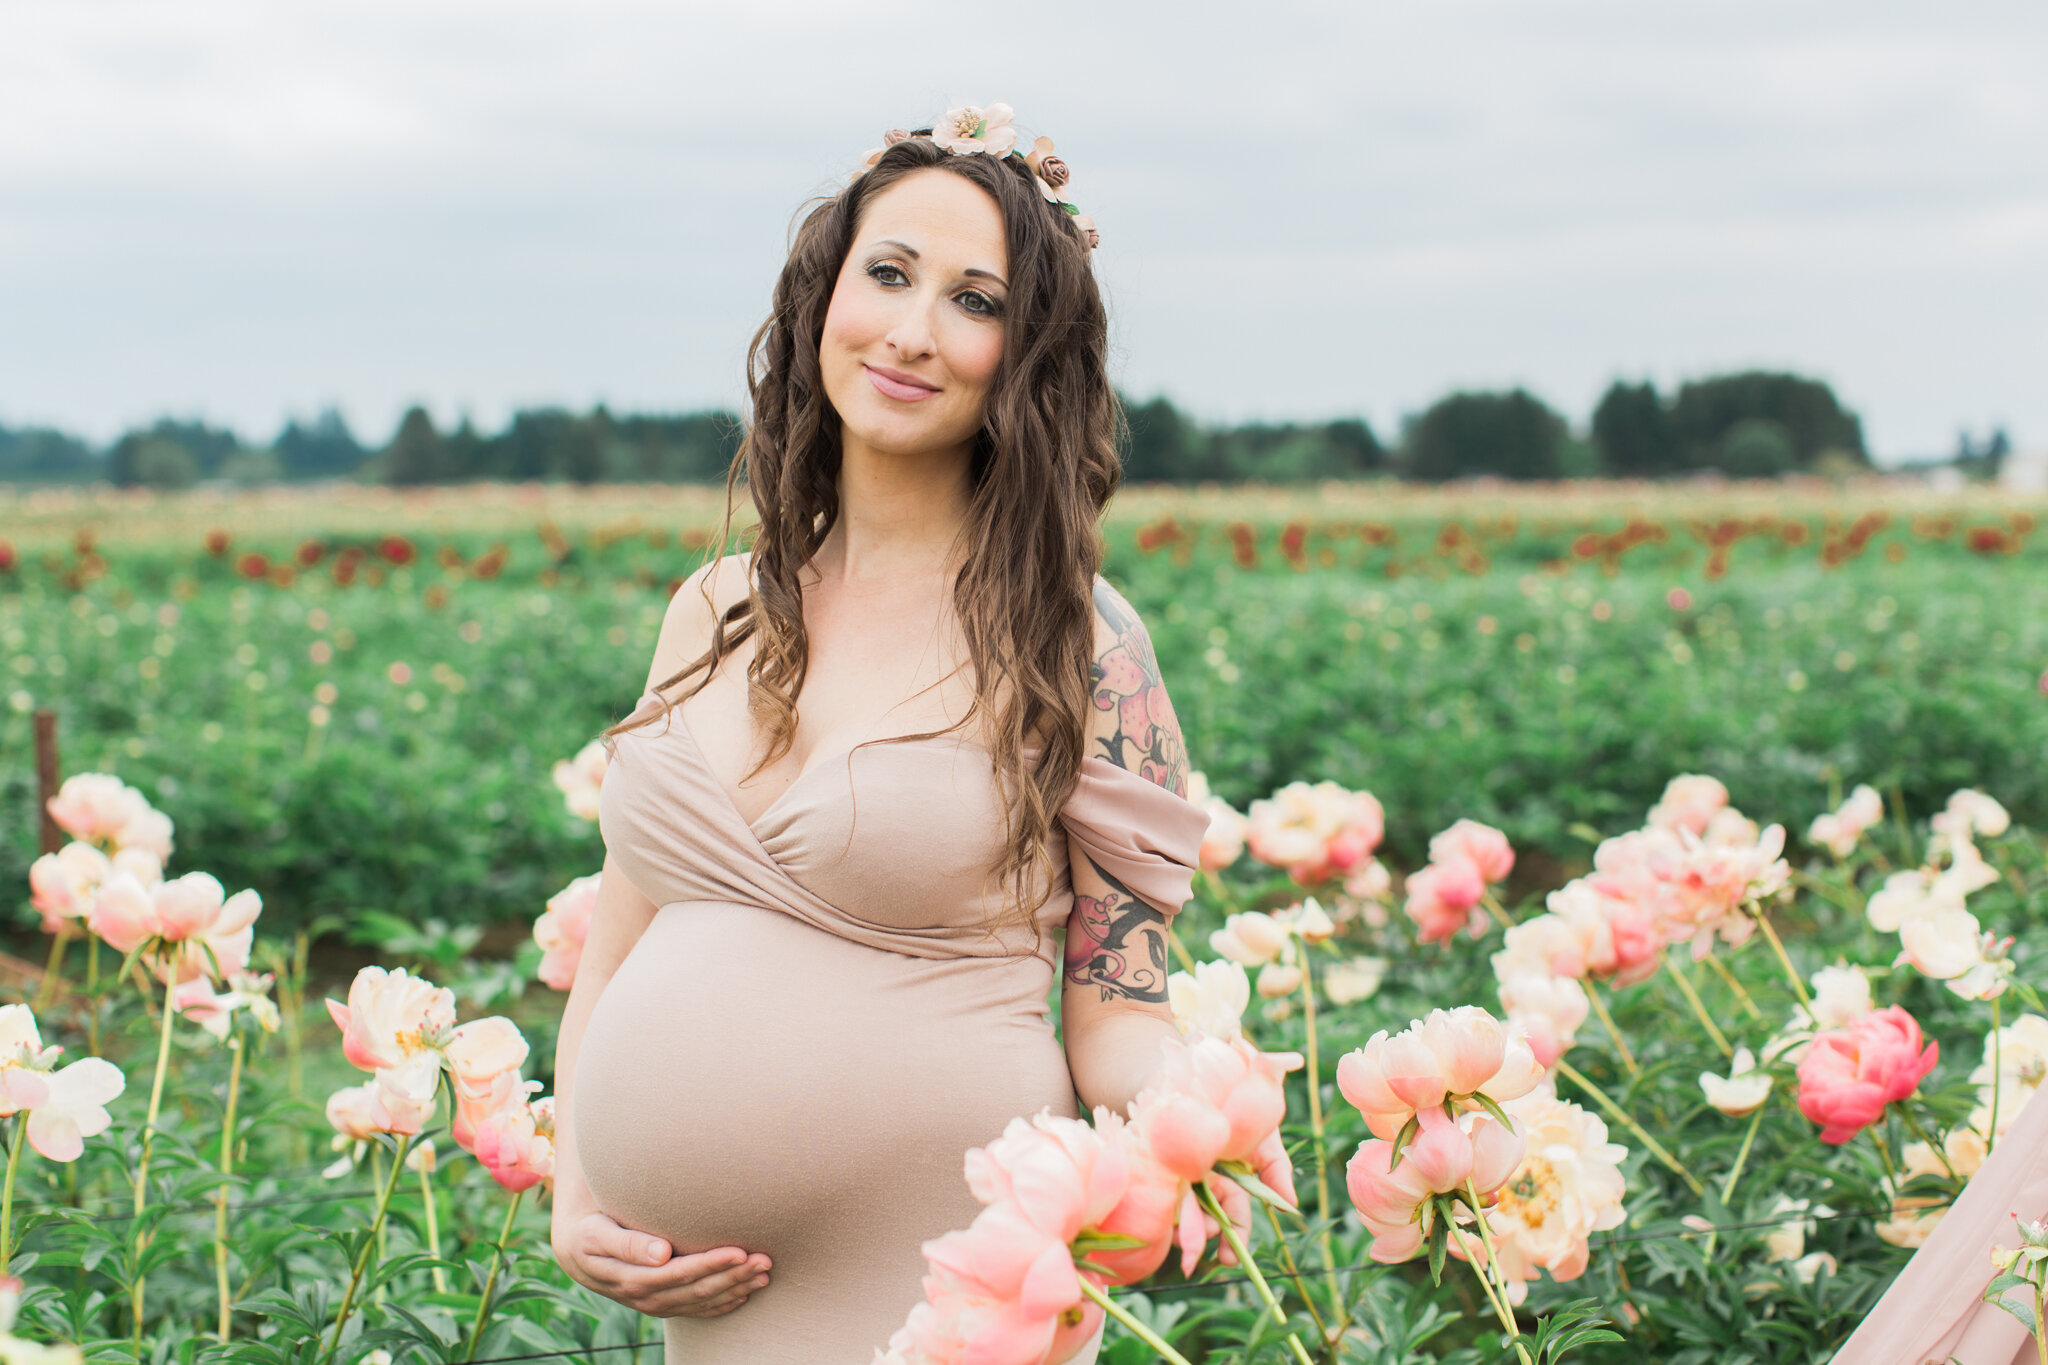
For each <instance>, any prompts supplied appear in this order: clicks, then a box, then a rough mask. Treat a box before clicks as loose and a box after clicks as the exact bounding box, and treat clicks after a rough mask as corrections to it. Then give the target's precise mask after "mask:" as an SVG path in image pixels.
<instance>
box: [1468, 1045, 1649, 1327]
mask: <svg viewBox="0 0 2048 1365" xmlns="http://www.w3.org/2000/svg"><path fill="white" fill-rule="evenodd" d="M1502 1107H1503V1108H1504V1109H1506V1110H1507V1112H1508V1116H1509V1117H1510V1118H1512V1119H1513V1120H1514V1121H1515V1126H1516V1128H1517V1129H1519V1130H1520V1131H1521V1133H1522V1135H1523V1138H1524V1139H1525V1141H1526V1144H1527V1150H1526V1152H1525V1154H1524V1155H1523V1158H1522V1163H1521V1165H1520V1166H1518V1167H1517V1168H1516V1169H1515V1173H1514V1174H1513V1175H1512V1176H1510V1177H1509V1178H1508V1182H1507V1184H1506V1185H1504V1186H1502V1187H1501V1191H1500V1195H1499V1202H1498V1203H1496V1204H1495V1205H1494V1208H1493V1210H1492V1211H1491V1212H1490V1213H1489V1214H1488V1215H1487V1225H1488V1226H1489V1227H1490V1228H1491V1229H1492V1230H1493V1235H1494V1245H1495V1247H1496V1248H1497V1250H1498V1252H1499V1255H1500V1267H1501V1272H1502V1278H1503V1279H1504V1280H1505V1281H1506V1282H1507V1293H1508V1300H1509V1302H1511V1303H1517V1304H1519V1303H1521V1302H1522V1301H1523V1300H1524V1299H1525V1298H1527V1297H1528V1293H1529V1291H1528V1286H1527V1284H1526V1281H1529V1280H1533V1279H1535V1278H1536V1271H1537V1269H1538V1268H1539V1267H1541V1268H1542V1269H1546V1270H1548V1271H1549V1272H1550V1274H1551V1278H1553V1279H1556V1280H1572V1279H1577V1278H1578V1276H1579V1275H1580V1274H1582V1273H1583V1272H1584V1271H1585V1269H1586V1261H1587V1259H1588V1257H1589V1255H1590V1254H1591V1248H1590V1247H1589V1246H1588V1244H1587V1240H1586V1239H1587V1238H1588V1237H1589V1236H1590V1235H1591V1234H1593V1233H1595V1232H1603V1231H1606V1230H1607V1229H1609V1228H1614V1227H1619V1226H1620V1225H1621V1223H1622V1220H1623V1219H1624V1218H1625V1217H1626V1216H1627V1210H1626V1209H1624V1208H1623V1206H1622V1198H1623V1196H1624V1195H1626V1194H1627V1193H1628V1185H1627V1182H1626V1181H1625V1180H1623V1178H1622V1174H1621V1162H1622V1161H1623V1160H1625V1159H1626V1158H1627V1156H1628V1148H1626V1147H1623V1146H1621V1145H1619V1144H1618V1143H1612V1142H1609V1141H1608V1140H1607V1125H1606V1124H1605V1123H1602V1122H1601V1121H1600V1119H1599V1118H1598V1117H1597V1116H1596V1115H1593V1114H1589V1113H1587V1112H1586V1111H1585V1110H1583V1109H1581V1108H1579V1106H1577V1105H1576V1104H1573V1103H1571V1102H1570V1101H1568V1100H1561V1099H1559V1098H1558V1097H1557V1095H1556V1092H1554V1091H1553V1090H1551V1088H1550V1087H1549V1086H1548V1085H1542V1086H1538V1087H1537V1088H1536V1089H1534V1090H1531V1091H1530V1092H1529V1093H1528V1094H1526V1095H1523V1096H1521V1097H1520V1098H1518V1099H1515V1100H1510V1101H1509V1102H1508V1103H1507V1104H1505V1105H1503V1106H1502Z"/></svg>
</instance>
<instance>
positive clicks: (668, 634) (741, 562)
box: [648, 551, 752, 687]
mask: <svg viewBox="0 0 2048 1365" xmlns="http://www.w3.org/2000/svg"><path fill="white" fill-rule="evenodd" d="M751 568H752V556H751V555H749V554H747V553H746V552H745V551H741V552H740V553H737V554H729V555H725V556H723V557H722V558H719V559H714V560H711V561H710V562H709V563H706V564H704V565H703V566H702V567H700V568H699V569H698V570H697V571H696V572H695V573H693V574H691V575H690V576H689V577H688V578H686V579H684V580H683V582H682V585H681V586H680V587H678V588H677V589H676V590H675V593H674V595H672V596H671V597H670V598H669V599H668V611H667V613H666V614H665V615H664V616H663V618H662V622H661V638H660V639H659V640H657V641H656V642H655V646H654V663H653V666H652V667H651V668H650V669H649V670H648V679H649V681H648V686H649V687H652V686H654V684H655V683H656V682H659V681H660V680H661V679H663V678H669V677H673V676H674V675H675V674H677V673H679V672H681V671H682V670H683V669H684V668H685V667H687V666H688V665H689V664H690V663H691V662H693V661H695V660H696V659H699V658H701V657H702V656H703V654H704V652H705V651H706V650H708V649H710V648H711V636H712V631H713V628H714V627H715V626H716V625H717V622H718V619H719V618H720V617H722V616H723V615H725V613H726V612H727V611H728V610H729V609H730V608H731V607H732V606H733V604H735V603H737V602H744V601H745V600H746V598H747V584H748V574H749V571H750V569H751Z"/></svg>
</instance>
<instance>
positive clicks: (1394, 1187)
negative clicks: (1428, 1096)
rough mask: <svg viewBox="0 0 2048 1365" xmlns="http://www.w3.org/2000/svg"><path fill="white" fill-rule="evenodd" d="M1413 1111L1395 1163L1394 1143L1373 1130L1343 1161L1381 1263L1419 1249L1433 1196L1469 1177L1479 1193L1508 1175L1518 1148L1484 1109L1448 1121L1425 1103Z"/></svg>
mask: <svg viewBox="0 0 2048 1365" xmlns="http://www.w3.org/2000/svg"><path fill="white" fill-rule="evenodd" d="M1418 1117H1419V1118H1420V1121H1421V1129H1420V1131H1419V1132H1418V1133H1417V1134H1416V1137H1415V1140H1414V1141H1413V1142H1411V1143H1409V1144H1408V1147H1407V1149H1406V1150H1405V1151H1403V1152H1402V1154H1401V1160H1400V1161H1399V1162H1398V1163H1396V1162H1394V1161H1393V1160H1392V1158H1393V1151H1394V1145H1393V1143H1391V1142H1389V1141H1386V1140H1384V1139H1381V1138H1372V1139H1369V1140H1367V1141H1365V1142H1362V1143H1360V1144H1359V1147H1358V1151H1357V1152H1356V1153H1354V1154H1353V1156H1352V1158H1351V1161H1350V1162H1349V1164H1348V1165H1347V1166H1346V1168H1345V1181H1344V1183H1345V1188H1346V1190H1347V1191H1348V1192H1349V1193H1350V1195H1351V1202H1352V1204H1353V1205H1355V1206H1356V1207H1357V1209H1358V1213H1359V1217H1360V1218H1362V1219H1363V1220H1364V1222H1365V1225H1366V1228H1367V1229H1368V1230H1369V1231H1370V1232H1371V1233H1372V1235H1373V1242H1372V1248H1371V1251H1370V1253H1369V1254H1370V1255H1371V1256H1372V1259H1373V1260H1375V1261H1379V1262H1381V1263H1382V1264H1387V1265H1391V1264H1393V1263H1395V1262H1398V1261H1405V1260H1407V1259H1408V1258H1409V1257H1410V1256H1413V1255H1415V1254H1416V1252H1418V1251H1420V1250H1421V1249H1422V1228H1421V1225H1420V1223H1419V1222H1418V1218H1419V1215H1420V1213H1421V1209H1422V1205H1423V1204H1424V1203H1426V1202H1428V1200H1429V1199H1430V1198H1431V1197H1432V1196H1434V1195H1439V1194H1449V1193H1451V1192H1452V1191H1454V1190H1460V1189H1463V1188H1464V1187H1465V1184H1466V1182H1467V1181H1468V1180H1469V1181H1470V1182H1471V1183H1472V1186H1473V1188H1474V1189H1475V1190H1476V1191H1477V1193H1478V1194H1479V1197H1480V1198H1481V1199H1482V1200H1483V1199H1485V1198H1486V1197H1488V1196H1489V1195H1491V1194H1493V1193H1494V1192H1495V1191H1497V1190H1498V1189H1499V1188H1500V1187H1501V1185H1502V1184H1504V1183H1505V1182H1506V1181H1507V1179H1508V1178H1509V1176H1510V1175H1511V1174H1512V1172H1513V1171H1514V1169H1515V1167H1516V1165H1517V1163H1519V1162H1520V1161H1521V1159H1522V1155H1523V1143H1522V1139H1521V1136H1520V1135H1519V1134H1518V1133H1516V1132H1515V1131H1514V1130H1513V1129H1510V1128H1503V1127H1501V1125H1500V1124H1499V1123H1497V1122H1495V1121H1494V1120H1493V1119H1491V1118H1488V1117H1485V1116H1483V1115H1482V1116H1478V1117H1472V1116H1467V1117H1466V1118H1465V1119H1464V1120H1462V1121H1454V1120H1452V1119H1451V1118H1449V1117H1447V1116H1446V1115H1445V1114H1444V1112H1443V1111H1442V1110H1441V1109H1430V1110H1425V1111H1424V1112H1423V1113H1422V1114H1421V1115H1419V1116H1418ZM1467 1235H1468V1236H1476V1233H1468V1234H1467Z"/></svg>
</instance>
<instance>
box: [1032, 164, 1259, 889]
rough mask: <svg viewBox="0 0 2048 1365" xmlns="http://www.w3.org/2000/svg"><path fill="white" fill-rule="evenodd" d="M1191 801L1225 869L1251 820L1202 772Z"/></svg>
mask: <svg viewBox="0 0 2048 1365" xmlns="http://www.w3.org/2000/svg"><path fill="white" fill-rule="evenodd" d="M1043 140H1044V139H1042V138H1041V139H1040V141H1043ZM1188 800H1189V801H1191V802H1192V803H1194V804H1195V805H1197V806H1200V807H1201V808H1202V809H1203V810H1205V811H1207V812H1208V814H1209V828H1208V830H1207V832H1205V833H1204V834H1203V835H1202V852H1201V857H1200V860H1199V864H1198V865H1199V866H1200V867H1201V868H1202V870H1203V871H1205V872H1221V871H1222V870H1223V869H1224V868H1226V867H1229V866H1230V865H1231V864H1233V863H1235V862H1236V861H1237V860H1238V859H1239V858H1241V857H1243V856H1244V836H1245V830H1246V829H1247V828H1248V827H1249V825H1250V823H1251V822H1250V821H1249V820H1247V819H1246V818H1245V817H1244V816H1243V815H1242V814H1240V813H1239V812H1238V810H1237V808H1236V807H1234V806H1232V805H1231V804H1230V803H1229V802H1228V801H1225V800H1224V799H1223V798H1222V797H1220V796H1214V795H1211V794H1210V792H1209V779H1208V778H1206V777H1204V776H1203V775H1202V774H1200V773H1189V774H1188Z"/></svg>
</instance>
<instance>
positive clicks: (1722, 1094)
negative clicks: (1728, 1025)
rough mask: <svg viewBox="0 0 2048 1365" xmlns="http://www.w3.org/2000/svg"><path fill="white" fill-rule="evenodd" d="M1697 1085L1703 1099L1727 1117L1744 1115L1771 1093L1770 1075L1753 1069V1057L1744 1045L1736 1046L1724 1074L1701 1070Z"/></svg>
mask: <svg viewBox="0 0 2048 1365" xmlns="http://www.w3.org/2000/svg"><path fill="white" fill-rule="evenodd" d="M1700 1089H1701V1090H1703V1091H1705V1092H1706V1096H1707V1103H1708V1104H1710V1105H1712V1106H1713V1107H1714V1108H1716V1109H1718V1110H1720V1111H1721V1112H1722V1113H1723V1114H1726V1115H1727V1116H1728V1117H1729V1118H1731V1119H1739V1118H1746V1117H1748V1116H1749V1115H1750V1114H1753V1113H1755V1112H1756V1110H1757V1109H1758V1108H1759V1107H1760V1106H1761V1105H1762V1104H1763V1102H1764V1099H1765V1097H1766V1096H1768V1095H1769V1094H1770V1093H1771V1075H1770V1073H1769V1072H1768V1071H1759V1070H1758V1069H1757V1065H1756V1057H1755V1055H1754V1054H1753V1053H1751V1052H1750V1050H1749V1049H1748V1048H1746V1047H1738V1048H1736V1049H1735V1058H1734V1064H1733V1065H1732V1066H1731V1068H1730V1069H1729V1072H1728V1074H1727V1076H1725V1077H1722V1076H1717V1075H1715V1074H1714V1073H1713V1072H1711V1071H1702V1072H1701V1073H1700Z"/></svg>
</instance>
